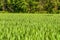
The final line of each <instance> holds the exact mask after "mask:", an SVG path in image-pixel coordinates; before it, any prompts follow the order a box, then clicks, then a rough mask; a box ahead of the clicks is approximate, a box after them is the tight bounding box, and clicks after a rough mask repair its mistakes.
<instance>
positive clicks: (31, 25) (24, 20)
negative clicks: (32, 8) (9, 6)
mask: <svg viewBox="0 0 60 40" xmlns="http://www.w3.org/2000/svg"><path fill="white" fill-rule="evenodd" d="M0 40H60V14H0Z"/></svg>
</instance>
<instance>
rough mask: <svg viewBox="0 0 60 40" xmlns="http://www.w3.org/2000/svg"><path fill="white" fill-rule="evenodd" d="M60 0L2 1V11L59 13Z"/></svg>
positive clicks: (0, 4)
mask: <svg viewBox="0 0 60 40" xmlns="http://www.w3.org/2000/svg"><path fill="white" fill-rule="evenodd" d="M58 10H60V0H0V11H8V12H25V13H34V12H42V11H47V12H58Z"/></svg>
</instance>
